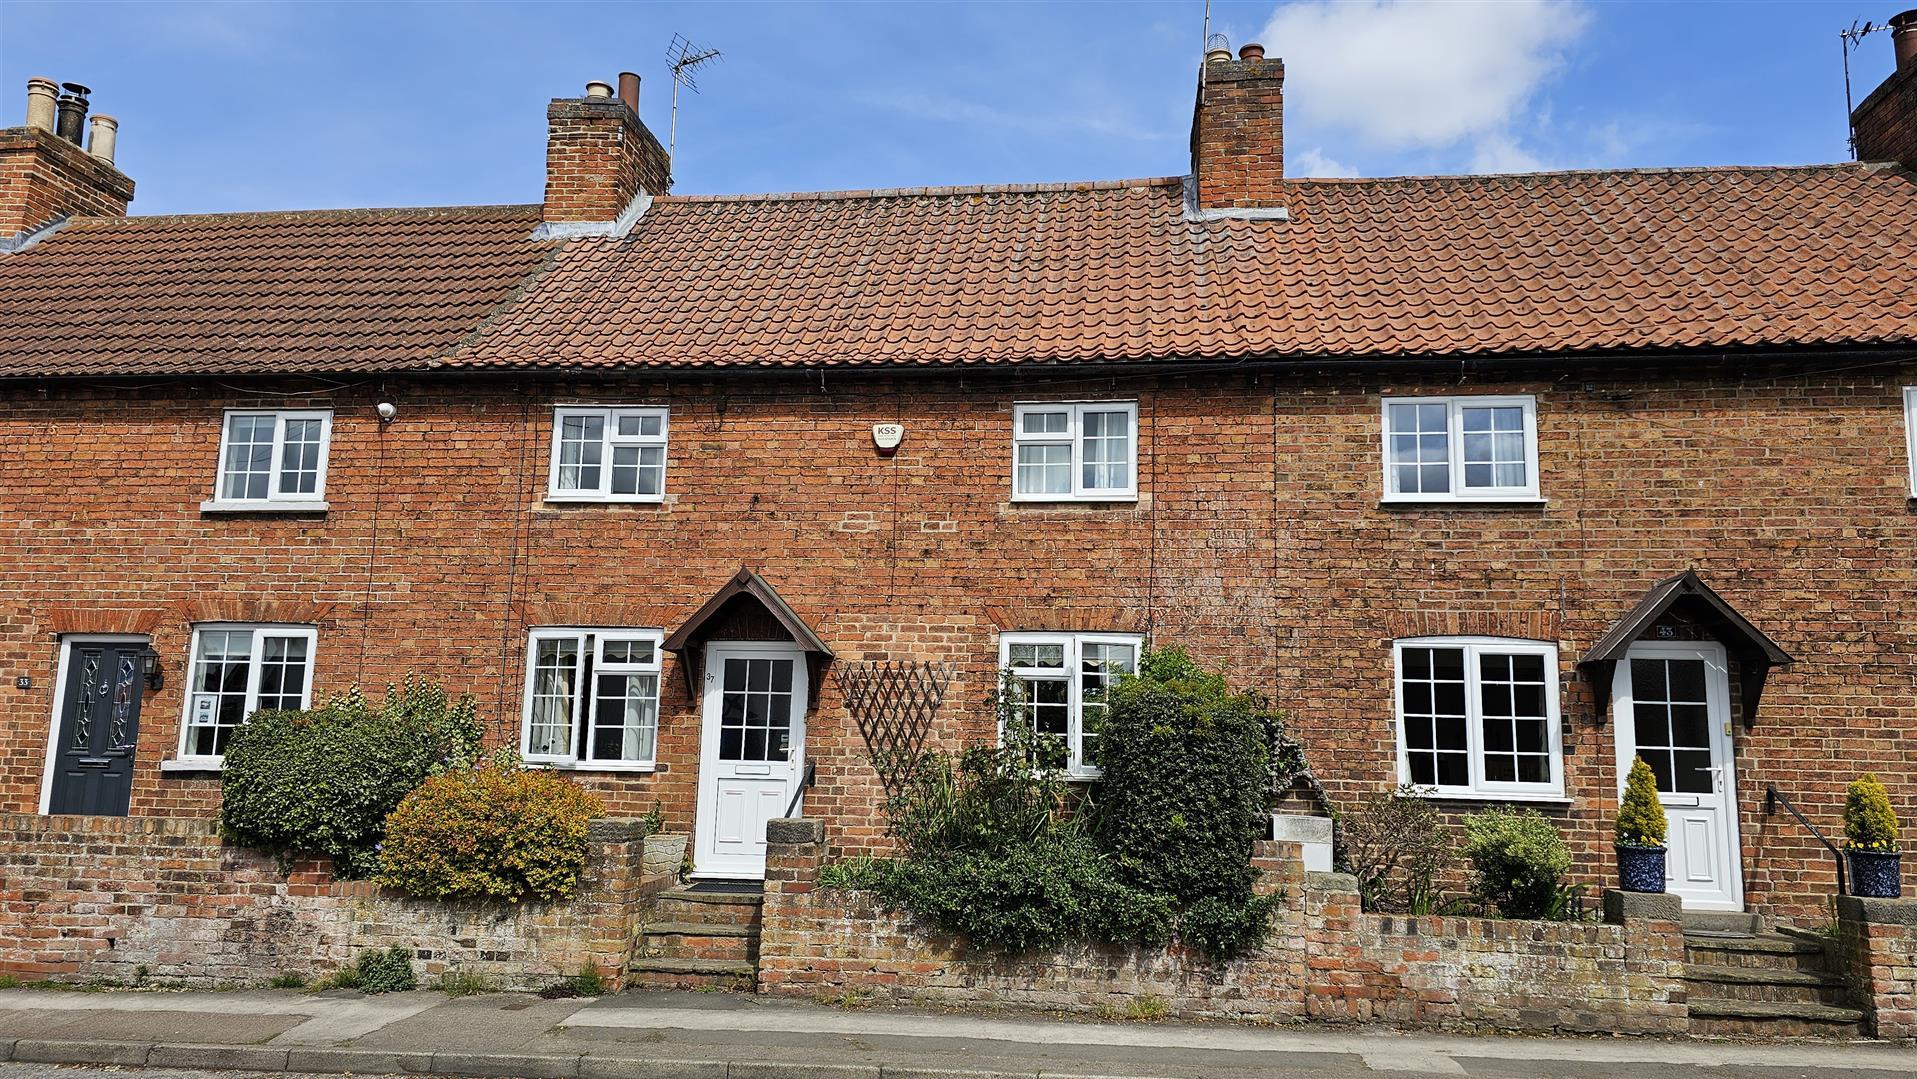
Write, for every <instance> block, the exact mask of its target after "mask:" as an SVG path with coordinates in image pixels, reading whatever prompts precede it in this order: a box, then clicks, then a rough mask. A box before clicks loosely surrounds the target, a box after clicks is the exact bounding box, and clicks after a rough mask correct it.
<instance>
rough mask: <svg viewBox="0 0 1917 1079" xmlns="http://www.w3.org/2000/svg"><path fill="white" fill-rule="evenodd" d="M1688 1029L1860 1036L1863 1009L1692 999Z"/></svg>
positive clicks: (1766, 1034) (1778, 1035) (1790, 1035)
mask: <svg viewBox="0 0 1917 1079" xmlns="http://www.w3.org/2000/svg"><path fill="white" fill-rule="evenodd" d="M1690 1009H1691V1033H1692V1034H1715V1035H1760V1036H1763V1037H1772V1038H1860V1037H1863V1033H1864V1013H1863V1012H1860V1011H1858V1010H1857V1009H1855V1008H1839V1007H1835V1006H1833V1005H1829V1004H1780V1003H1773V1002H1767V1001H1757V1000H1693V1001H1691V1002H1690Z"/></svg>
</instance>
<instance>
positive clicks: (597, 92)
mask: <svg viewBox="0 0 1917 1079" xmlns="http://www.w3.org/2000/svg"><path fill="white" fill-rule="evenodd" d="M611 96H612V84H611V83H609V82H600V81H598V80H597V79H595V80H593V81H592V82H589V83H587V84H586V100H588V101H604V100H605V99H607V98H609V97H611Z"/></svg>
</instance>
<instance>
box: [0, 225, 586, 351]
mask: <svg viewBox="0 0 1917 1079" xmlns="http://www.w3.org/2000/svg"><path fill="white" fill-rule="evenodd" d="M538 222H539V207H538V206H474V207H456V208H447V209H420V210H324V211H312V212H301V213H255V214H208V215H195V216H181V217H129V218H77V219H75V220H73V221H71V222H68V223H67V225H66V226H65V227H63V228H61V229H60V230H59V231H57V232H55V233H53V234H52V235H50V236H48V237H47V238H45V239H44V240H41V241H40V242H39V243H37V244H35V245H33V246H32V247H29V248H27V249H26V250H24V251H21V252H18V253H16V254H11V255H0V378H4V377H19V376H64V375H161V374H246V373H263V372H271V373H305V372H352V371H371V370H382V369H396V368H409V367H424V366H426V365H427V364H428V363H430V362H431V361H432V360H433V358H434V357H436V356H439V355H441V354H442V353H444V352H445V351H446V350H447V349H448V348H449V347H451V346H452V345H453V344H455V343H456V342H458V341H459V340H460V338H461V337H463V336H464V335H466V334H467V333H469V332H471V330H472V328H473V327H474V326H475V325H477V324H478V323H479V322H480V321H481V320H482V319H484V318H485V317H486V315H487V314H488V313H489V312H491V311H492V310H493V309H494V308H495V307H497V306H498V305H499V304H500V303H501V302H503V301H504V300H506V299H507V298H508V297H510V296H511V295H512V293H513V291H514V290H515V289H516V288H518V287H519V286H520V285H521V284H522V283H523V282H524V281H525V280H526V279H527V278H528V277H529V276H530V275H531V274H533V273H534V272H535V271H536V270H537V268H538V267H540V266H541V265H542V264H543V263H544V262H545V261H546V259H547V258H548V257H549V256H550V255H551V254H552V251H553V247H554V245H552V244H549V243H534V242H532V241H531V239H530V237H531V235H532V230H533V227H534V226H535V225H537V224H538Z"/></svg>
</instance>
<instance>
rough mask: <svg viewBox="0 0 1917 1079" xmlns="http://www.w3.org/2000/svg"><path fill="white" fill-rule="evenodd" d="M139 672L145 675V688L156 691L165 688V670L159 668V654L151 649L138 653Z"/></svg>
mask: <svg viewBox="0 0 1917 1079" xmlns="http://www.w3.org/2000/svg"><path fill="white" fill-rule="evenodd" d="M140 672H141V673H142V674H145V675H146V688H148V689H150V690H152V691H153V692H155V693H158V692H159V691H160V690H162V689H164V688H166V671H164V670H162V669H161V668H160V654H159V653H158V652H155V651H153V650H151V649H148V650H147V651H145V652H142V653H140Z"/></svg>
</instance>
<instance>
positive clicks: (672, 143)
mask: <svg viewBox="0 0 1917 1079" xmlns="http://www.w3.org/2000/svg"><path fill="white" fill-rule="evenodd" d="M666 59H667V60H670V61H671V62H672V127H671V130H670V131H668V132H667V135H666V156H667V157H668V158H670V157H671V156H672V155H673V151H674V150H675V149H676V148H677V147H678V145H679V87H681V86H683V87H685V88H686V89H688V90H691V91H692V92H693V93H695V94H696V93H698V92H699V81H698V80H697V79H695V78H693V72H695V71H697V70H698V69H699V68H700V67H701V66H702V65H704V64H709V63H712V62H713V61H715V60H717V59H719V50H718V49H708V48H706V47H704V46H702V45H694V44H693V43H692V42H691V41H689V40H687V39H686V37H685V35H684V34H674V35H672V41H671V43H670V44H668V45H667V46H666Z"/></svg>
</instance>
